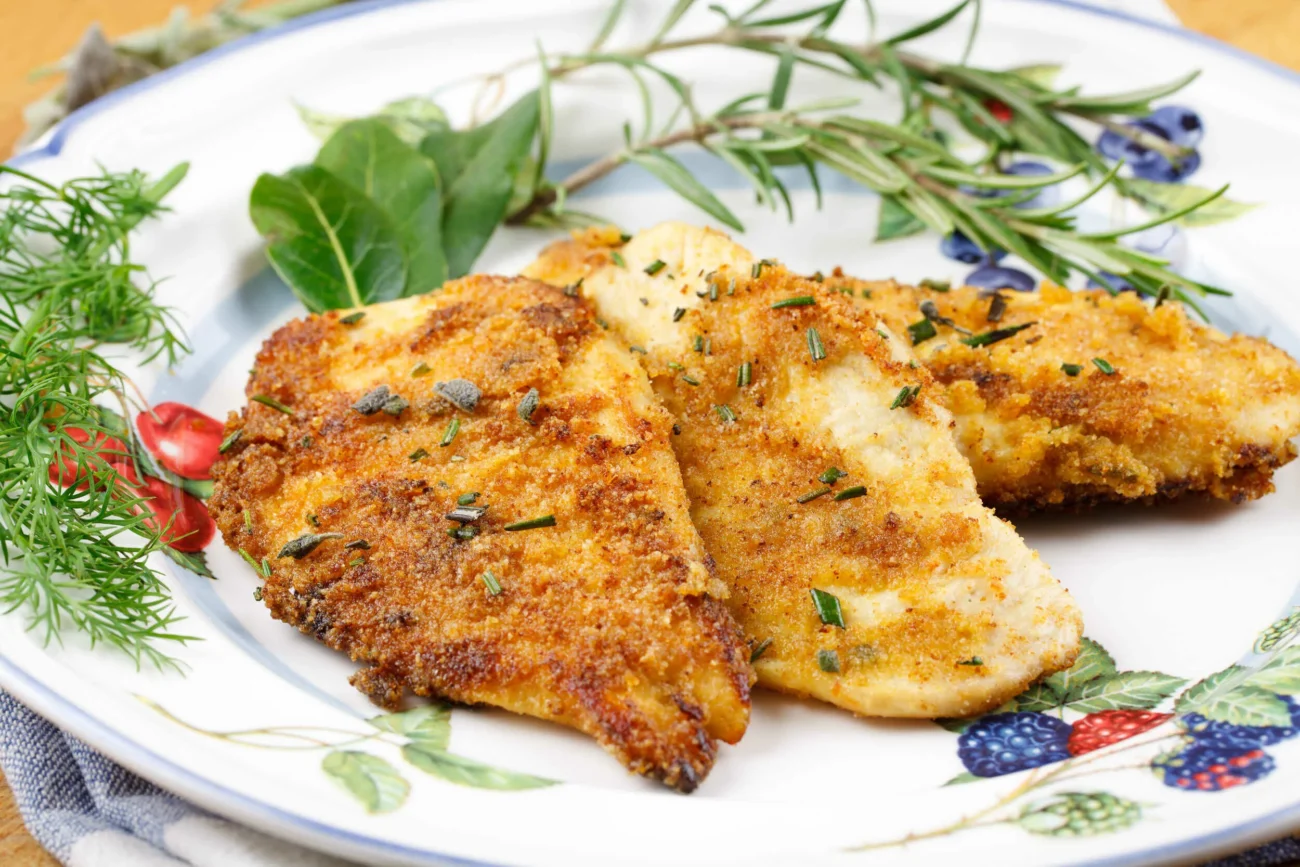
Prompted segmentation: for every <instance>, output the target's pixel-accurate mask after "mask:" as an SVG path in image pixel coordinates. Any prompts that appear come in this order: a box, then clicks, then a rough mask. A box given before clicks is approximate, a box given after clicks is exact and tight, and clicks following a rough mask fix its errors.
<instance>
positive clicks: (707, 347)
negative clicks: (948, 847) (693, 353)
mask: <svg viewBox="0 0 1300 867" xmlns="http://www.w3.org/2000/svg"><path fill="white" fill-rule="evenodd" d="M704 354H705V355H712V354H713V338H712V337H706V338H704Z"/></svg>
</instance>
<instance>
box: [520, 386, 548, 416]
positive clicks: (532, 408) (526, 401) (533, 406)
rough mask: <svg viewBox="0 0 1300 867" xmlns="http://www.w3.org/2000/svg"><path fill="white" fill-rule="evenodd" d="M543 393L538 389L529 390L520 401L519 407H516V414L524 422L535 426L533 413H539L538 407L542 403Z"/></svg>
mask: <svg viewBox="0 0 1300 867" xmlns="http://www.w3.org/2000/svg"><path fill="white" fill-rule="evenodd" d="M541 400H542V396H541V393H540V392H539V391H538V390H537V389H536V388H530V389H528V393H527V394H525V395H524V396H523V397H522V398H520V399H519V406H517V407H515V413H516V414H517V415H518V416H519V418H520V419H522V420H523V421H526V422H528V423H529V424H534V422H533V413H535V412H537V406H538V404H540V403H541Z"/></svg>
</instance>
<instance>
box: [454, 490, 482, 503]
mask: <svg viewBox="0 0 1300 867" xmlns="http://www.w3.org/2000/svg"><path fill="white" fill-rule="evenodd" d="M477 499H478V491H470V492H469V493H467V494H461V495H460V496H459V497H457V498H456V505H458V506H469V505H472V504H473V503H474V501H475V500H477Z"/></svg>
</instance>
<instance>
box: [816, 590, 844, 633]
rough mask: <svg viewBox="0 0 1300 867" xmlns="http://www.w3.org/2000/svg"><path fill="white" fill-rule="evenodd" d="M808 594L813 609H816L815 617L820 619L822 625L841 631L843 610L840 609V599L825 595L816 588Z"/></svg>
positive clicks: (833, 595) (823, 591)
mask: <svg viewBox="0 0 1300 867" xmlns="http://www.w3.org/2000/svg"><path fill="white" fill-rule="evenodd" d="M808 592H809V594H811V595H812V601H813V607H814V608H816V609H817V616H818V617H819V618H821V621H822V623H825V624H826V625H827V626H838V627H839V628H840V629H843V628H844V610H843V609H842V608H840V598H839V597H838V596H836V595H835V594H834V593H827V592H826V591H825V590H818V589H817V588H816V587H814V588H812V589H811V590H809V591H808Z"/></svg>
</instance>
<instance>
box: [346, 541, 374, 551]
mask: <svg viewBox="0 0 1300 867" xmlns="http://www.w3.org/2000/svg"><path fill="white" fill-rule="evenodd" d="M343 547H344V548H346V549H348V550H349V551H369V550H370V543H369V542H367V541H366V540H365V539H353V540H352V541H351V542H349V543H347V544H346V545H344V546H343Z"/></svg>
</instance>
